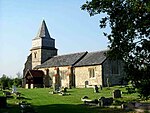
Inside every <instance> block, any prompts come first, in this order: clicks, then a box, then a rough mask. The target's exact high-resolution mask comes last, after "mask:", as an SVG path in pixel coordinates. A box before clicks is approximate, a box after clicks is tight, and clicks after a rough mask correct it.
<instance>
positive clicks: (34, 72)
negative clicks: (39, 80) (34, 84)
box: [25, 70, 44, 77]
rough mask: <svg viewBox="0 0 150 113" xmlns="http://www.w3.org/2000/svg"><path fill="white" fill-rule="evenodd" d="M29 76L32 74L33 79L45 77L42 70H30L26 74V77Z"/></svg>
mask: <svg viewBox="0 0 150 113" xmlns="http://www.w3.org/2000/svg"><path fill="white" fill-rule="evenodd" d="M28 74H30V75H31V76H32V77H43V76H44V72H43V71H41V70H28V71H27V72H26V74H25V76H27V75H28Z"/></svg>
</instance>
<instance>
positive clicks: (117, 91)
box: [113, 89, 121, 98]
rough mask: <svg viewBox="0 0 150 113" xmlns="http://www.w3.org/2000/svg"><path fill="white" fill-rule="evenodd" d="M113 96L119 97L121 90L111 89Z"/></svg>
mask: <svg viewBox="0 0 150 113" xmlns="http://www.w3.org/2000/svg"><path fill="white" fill-rule="evenodd" d="M113 98H121V91H120V90H119V89H117V90H114V91H113Z"/></svg>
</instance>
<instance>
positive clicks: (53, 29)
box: [0, 0, 109, 77]
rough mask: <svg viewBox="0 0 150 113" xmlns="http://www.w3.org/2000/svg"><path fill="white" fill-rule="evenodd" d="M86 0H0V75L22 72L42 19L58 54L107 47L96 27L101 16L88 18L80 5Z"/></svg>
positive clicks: (13, 74) (98, 49)
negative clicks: (53, 40)
mask: <svg viewBox="0 0 150 113" xmlns="http://www.w3.org/2000/svg"><path fill="white" fill-rule="evenodd" d="M85 2H86V0H0V46H1V47H0V76H2V75H3V74H6V75H7V76H11V77H15V76H16V73H18V72H20V73H22V70H23V68H24V63H25V61H26V59H27V56H28V55H29V54H30V49H31V47H32V46H31V45H32V39H33V38H34V37H35V36H36V34H37V32H38V29H39V27H40V25H41V22H42V20H43V19H44V20H45V21H46V24H47V27H48V30H49V33H50V35H51V37H52V38H54V39H55V42H56V48H57V49H58V54H59V55H61V54H68V53H75V52H83V51H89V52H91V51H100V50H104V49H107V45H108V41H107V39H106V38H105V37H104V36H103V32H108V31H109V30H108V29H106V30H105V31H104V29H100V28H99V20H100V18H101V17H103V16H104V15H97V16H94V17H90V16H89V14H88V13H87V12H86V11H82V10H81V8H80V7H81V5H82V4H84V3H85Z"/></svg>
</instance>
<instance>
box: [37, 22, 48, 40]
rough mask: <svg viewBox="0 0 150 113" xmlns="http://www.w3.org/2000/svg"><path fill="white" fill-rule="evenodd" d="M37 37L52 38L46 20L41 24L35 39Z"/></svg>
mask: <svg viewBox="0 0 150 113" xmlns="http://www.w3.org/2000/svg"><path fill="white" fill-rule="evenodd" d="M37 38H51V36H50V34H49V32H48V28H47V26H46V23H45V20H43V21H42V25H41V26H40V29H39V31H38V33H37V36H36V37H35V39H37Z"/></svg>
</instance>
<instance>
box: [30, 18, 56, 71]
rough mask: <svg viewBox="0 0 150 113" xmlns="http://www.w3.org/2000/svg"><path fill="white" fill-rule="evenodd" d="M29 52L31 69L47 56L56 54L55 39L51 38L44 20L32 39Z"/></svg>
mask: <svg viewBox="0 0 150 113" xmlns="http://www.w3.org/2000/svg"><path fill="white" fill-rule="evenodd" d="M31 54H32V55H31V56H32V69H33V68H34V67H35V66H37V65H40V64H42V63H43V62H45V61H46V60H47V59H48V58H50V57H53V56H55V55H57V49H56V48H55V39H53V38H51V36H50V34H49V32H48V29H47V26H46V23H45V21H44V20H43V21H42V25H41V26H40V29H39V31H38V33H37V36H36V37H35V38H34V39H33V40H32V48H31Z"/></svg>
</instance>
